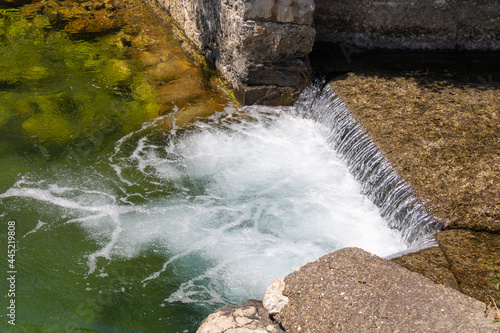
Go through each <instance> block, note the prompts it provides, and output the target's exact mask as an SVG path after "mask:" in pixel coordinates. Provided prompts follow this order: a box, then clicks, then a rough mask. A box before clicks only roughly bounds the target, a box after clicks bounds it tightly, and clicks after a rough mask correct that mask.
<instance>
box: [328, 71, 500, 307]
mask: <svg viewBox="0 0 500 333" xmlns="http://www.w3.org/2000/svg"><path fill="white" fill-rule="evenodd" d="M331 84H332V86H333V88H334V90H335V91H336V92H337V93H338V94H339V95H340V96H341V98H342V99H343V100H344V101H345V102H346V104H347V105H348V107H349V108H350V109H351V111H352V112H353V114H354V115H355V117H356V119H357V120H358V121H359V122H361V124H362V125H363V126H364V128H365V129H366V131H367V132H368V134H369V135H370V136H371V137H372V138H373V140H374V141H375V142H376V144H377V145H378V146H379V147H380V148H381V149H382V150H383V151H384V152H385V153H386V155H387V158H388V159H389V161H390V162H391V163H392V164H393V165H394V167H395V169H396V170H397V172H399V173H400V174H401V176H402V177H403V178H405V179H406V180H407V181H408V182H410V183H411V184H412V186H413V187H414V189H415V192H416V194H417V195H418V196H419V197H420V198H421V200H422V202H423V203H424V205H425V206H426V208H427V209H428V210H429V211H430V212H431V214H433V215H434V216H435V217H436V218H437V219H439V220H440V221H441V222H442V223H443V224H444V225H445V228H444V230H443V231H441V232H440V233H438V234H437V235H436V238H437V240H438V242H439V245H440V246H439V247H437V248H430V249H425V250H422V251H420V252H418V253H414V254H409V255H406V256H403V257H401V258H397V259H394V261H396V262H397V263H399V264H401V265H403V266H404V267H407V268H409V269H410V270H413V271H416V272H419V273H421V274H423V275H424V276H427V277H429V278H430V279H432V280H434V281H435V282H438V283H442V284H445V285H448V286H451V287H453V288H455V289H458V290H459V291H461V292H463V293H465V294H467V295H470V296H472V297H475V298H477V299H479V300H481V301H488V300H490V298H489V296H492V297H493V298H494V299H495V300H496V301H497V302H499V301H500V292H499V291H498V290H497V289H496V286H495V279H498V274H499V270H500V201H499V200H500V199H499V198H500V187H499V186H498V184H500V114H499V110H500V88H499V85H498V84H496V83H495V80H494V77H493V75H488V76H486V75H485V76H484V77H482V76H473V77H471V76H470V75H467V74H464V73H463V72H458V71H442V72H440V73H436V72H426V71H411V72H402V71H400V72H391V71H363V72H357V73H348V74H345V75H342V76H338V77H336V78H335V79H334V80H333V81H332V82H331Z"/></svg>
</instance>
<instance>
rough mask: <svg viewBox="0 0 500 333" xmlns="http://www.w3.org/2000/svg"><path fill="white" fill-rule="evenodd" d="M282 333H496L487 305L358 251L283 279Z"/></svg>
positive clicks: (343, 252) (331, 257) (338, 253)
mask: <svg viewBox="0 0 500 333" xmlns="http://www.w3.org/2000/svg"><path fill="white" fill-rule="evenodd" d="M285 284H286V287H285V289H284V291H283V294H284V295H285V296H287V297H289V299H290V301H289V303H288V305H287V306H285V307H284V308H283V309H282V310H281V311H280V312H279V314H278V315H276V316H275V319H276V320H277V321H278V322H279V323H280V324H281V325H282V326H283V327H284V328H285V330H286V332H290V333H291V332H321V333H323V332H338V331H347V332H375V331H376V332H494V331H495V330H498V325H499V324H498V323H496V324H495V323H492V319H493V316H494V314H493V313H491V311H492V310H489V316H488V317H487V318H486V317H485V313H484V311H485V304H484V303H482V302H479V301H477V300H475V299H473V298H471V297H469V296H466V295H464V294H461V293H459V292H457V291H456V290H454V289H451V288H448V287H445V286H443V285H439V284H436V283H434V282H432V281H431V280H429V279H427V278H425V277H423V276H422V275H420V274H417V273H414V272H411V271H409V270H407V269H405V268H403V267H401V266H399V265H397V264H396V263H393V262H391V261H388V260H386V259H382V258H380V257H377V256H375V255H372V254H370V253H368V252H365V251H363V250H361V249H358V248H344V249H341V250H338V251H336V252H333V253H330V254H327V255H325V256H323V257H321V258H320V259H318V260H316V261H315V262H313V263H308V264H306V265H304V266H302V267H301V268H300V269H299V270H296V271H295V272H294V273H292V274H290V275H288V276H287V277H286V278H285Z"/></svg>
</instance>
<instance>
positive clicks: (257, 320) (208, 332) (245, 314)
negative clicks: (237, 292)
mask: <svg viewBox="0 0 500 333" xmlns="http://www.w3.org/2000/svg"><path fill="white" fill-rule="evenodd" d="M196 332H197V333H281V332H284V331H283V330H282V329H281V328H280V327H279V326H278V325H277V324H276V323H274V322H273V321H272V320H271V319H270V318H269V314H268V313H267V312H266V310H265V309H264V308H263V307H262V303H261V302H259V301H247V302H245V303H243V304H241V305H240V306H238V307H233V306H229V305H225V306H223V307H221V308H219V309H217V310H216V311H215V312H214V313H213V314H211V315H210V316H208V317H207V318H206V319H205V320H204V321H203V322H202V324H201V326H200V328H199V329H198V330H197V331H196Z"/></svg>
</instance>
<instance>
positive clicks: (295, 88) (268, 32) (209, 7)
mask: <svg viewBox="0 0 500 333" xmlns="http://www.w3.org/2000/svg"><path fill="white" fill-rule="evenodd" d="M157 2H158V3H159V5H160V6H161V7H163V8H165V9H166V10H168V12H169V13H170V14H171V15H172V17H173V19H174V20H175V22H176V23H177V24H178V25H179V26H180V27H181V29H182V30H183V31H184V33H185V35H186V36H187V38H188V39H189V40H190V41H191V42H193V43H194V44H195V46H196V47H197V48H198V49H199V50H201V51H202V52H203V53H204V54H205V56H206V57H207V59H208V60H209V61H210V62H213V63H214V65H215V67H216V69H217V71H218V72H219V73H220V75H221V77H223V78H224V79H225V80H226V81H227V82H228V83H229V85H230V86H231V87H232V89H233V90H234V91H237V92H238V93H237V97H239V100H240V101H241V102H242V103H244V104H254V103H260V104H264V103H265V104H290V103H291V102H292V101H293V99H294V98H296V97H297V93H298V92H300V91H301V90H302V89H303V88H304V87H305V86H306V85H307V84H308V83H309V82H310V81H311V78H312V69H311V66H310V64H309V60H308V58H307V55H308V53H309V52H311V50H312V46H313V43H314V37H315V29H314V28H313V27H312V17H313V11H314V3H313V1H312V0H287V1H261V0H236V1H216V0H210V1H200V0H157Z"/></svg>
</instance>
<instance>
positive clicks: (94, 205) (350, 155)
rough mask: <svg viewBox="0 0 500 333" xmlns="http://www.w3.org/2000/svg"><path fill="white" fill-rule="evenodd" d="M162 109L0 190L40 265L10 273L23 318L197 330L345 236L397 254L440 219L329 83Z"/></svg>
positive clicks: (28, 255)
mask: <svg viewBox="0 0 500 333" xmlns="http://www.w3.org/2000/svg"><path fill="white" fill-rule="evenodd" d="M166 119H168V118H167V117H165V118H158V119H156V120H154V121H151V122H148V123H144V124H143V126H142V128H141V129H139V130H136V131H134V132H130V133H129V134H127V135H125V136H123V137H122V138H121V139H119V140H118V141H116V142H110V145H112V146H113V148H114V149H111V148H110V149H109V150H106V151H103V152H102V153H101V154H96V155H95V156H92V157H91V158H88V159H80V160H78V163H77V162H74V163H73V164H71V163H58V162H57V161H54V162H53V163H49V162H47V164H43V165H41V166H39V167H38V168H33V169H31V170H30V171H29V172H26V173H24V174H23V175H22V176H21V177H20V178H19V180H18V181H17V182H16V183H15V184H13V185H12V186H11V187H10V188H9V189H8V190H7V191H5V192H4V193H0V205H1V206H2V209H3V211H2V214H0V222H2V223H5V225H6V224H7V223H9V222H10V221H14V222H16V228H17V229H16V233H17V232H18V233H19V237H18V238H17V239H18V241H19V247H20V249H22V250H21V251H19V252H18V254H17V257H16V263H17V261H19V263H22V265H23V267H29V268H30V270H27V271H25V272H24V273H23V279H24V280H23V281H35V280H37V279H38V278H39V277H42V278H40V279H38V282H37V283H36V284H34V283H33V284H26V283H24V282H21V281H20V285H19V289H20V290H21V289H22V290H25V291H26V292H25V294H24V295H27V296H24V295H19V298H17V300H16V301H19V304H23V309H25V311H26V313H25V314H23V320H26V322H28V323H31V322H33V323H38V320H39V319H38V318H41V317H48V316H52V314H53V313H65V314H66V315H67V316H69V317H71V319H70V322H71V324H72V325H75V327H84V328H85V327H94V326H95V327H104V326H106V327H113V328H116V329H117V330H127V329H131V328H134V329H135V328H142V327H147V329H145V330H147V331H152V332H153V331H167V332H177V331H183V330H186V329H188V331H194V330H195V329H196V327H197V326H198V325H199V323H200V322H201V320H202V319H203V318H204V317H206V316H207V315H208V314H209V313H210V312H212V311H213V310H214V309H215V308H217V307H218V306H220V305H222V304H239V303H242V302H243V301H245V300H248V299H261V298H262V297H263V295H264V292H265V290H266V288H267V287H268V286H269V285H270V284H271V283H272V281H273V280H274V279H276V278H280V277H283V276H286V275H287V274H289V273H290V272H292V271H293V270H294V269H295V268H296V267H298V266H301V265H304V264H306V263H307V262H311V261H314V260H316V259H317V258H319V257H320V256H322V255H325V254H326V253H329V252H333V251H335V250H338V249H340V248H342V247H348V246H349V247H352V246H355V247H360V248H363V249H364V250H366V251H369V252H371V253H374V254H377V255H379V256H382V257H394V256H397V255H400V254H402V253H407V252H411V251H416V250H419V249H421V248H424V247H427V246H432V245H435V244H436V243H435V241H434V239H433V233H434V232H435V231H436V230H438V229H439V227H440V225H439V223H437V222H436V221H434V220H433V219H432V218H431V217H430V216H429V215H428V214H427V213H426V211H425V209H424V208H423V206H422V205H421V204H420V203H419V201H418V200H417V198H416V197H415V195H414V194H413V192H412V189H411V187H410V186H409V185H408V184H407V183H405V182H404V181H403V180H402V178H401V177H400V176H399V175H398V174H397V173H396V172H394V171H393V169H392V167H391V165H390V163H389V162H388V161H387V160H386V158H385V157H384V155H383V153H382V152H380V151H379V150H378V149H377V147H376V146H375V144H374V143H373V142H372V141H371V139H370V138H369V137H368V136H367V135H366V133H365V132H364V131H363V129H362V127H361V126H360V125H359V124H357V123H356V121H355V120H354V118H353V117H352V116H351V114H350V113H349V110H348V109H347V107H346V105H345V104H344V103H343V102H342V101H341V100H340V99H339V98H338V96H336V95H335V93H334V92H333V91H332V90H331V88H330V87H329V86H327V87H326V88H324V89H320V88H318V86H315V87H311V88H310V89H308V90H307V91H306V92H305V93H304V94H303V95H302V98H301V99H300V101H299V102H298V103H297V104H296V105H295V106H293V107H263V106H249V107H244V108H242V109H236V108H226V109H225V110H224V111H223V112H220V113H218V114H215V115H214V116H212V117H209V118H206V119H203V120H200V121H198V122H195V123H193V124H192V126H190V127H187V128H183V129H180V128H173V129H171V130H165V128H166V127H167V128H170V127H168V126H165V124H164V123H163V121H166ZM53 290H65V291H66V292H64V293H58V294H54V293H53V292H52V291H53ZM31 295H37V297H38V299H39V300H43V302H44V303H43V304H44V305H43V306H40V302H38V301H37V302H32V300H31V298H29V297H31ZM54 295H55V296H54ZM75 309H76V310H75ZM137 309H147V311H142V310H141V311H139V312H141V313H142V314H140V316H138V315H137V314H138V311H137ZM82 313H89V314H91V315H89V316H82ZM117 314H120V315H117ZM66 315H65V316H62V317H61V318H66ZM24 318H25V319H24ZM110 318H111V319H110ZM130 318H133V319H130ZM186 323H188V324H186ZM67 324H68V322H67V320H66V319H61V320H59V321H54V324H52V325H55V326H54V327H55V328H54V331H67V329H66V328H61V327H62V326H61V325H67ZM41 325H45V324H41ZM102 325H104V326H102Z"/></svg>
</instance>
